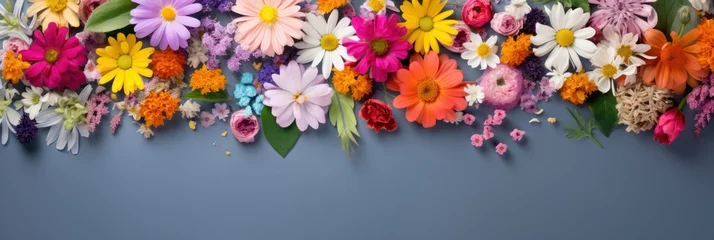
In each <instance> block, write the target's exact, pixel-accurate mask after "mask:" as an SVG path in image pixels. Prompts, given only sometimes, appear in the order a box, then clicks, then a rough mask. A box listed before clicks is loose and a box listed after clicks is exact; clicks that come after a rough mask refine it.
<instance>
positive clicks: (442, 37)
mask: <svg viewBox="0 0 714 240" xmlns="http://www.w3.org/2000/svg"><path fill="white" fill-rule="evenodd" d="M433 35H434V37H435V38H436V40H439V43H441V44H442V45H444V46H447V47H448V46H451V45H453V44H454V39H452V38H451V35H449V34H447V33H445V32H441V31H438V33H434V34H433Z"/></svg>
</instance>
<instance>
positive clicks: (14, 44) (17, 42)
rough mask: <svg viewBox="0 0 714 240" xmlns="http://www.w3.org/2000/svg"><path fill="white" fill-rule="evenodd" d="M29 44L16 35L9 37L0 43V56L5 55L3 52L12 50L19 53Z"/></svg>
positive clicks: (28, 46)
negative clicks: (0, 46) (0, 45)
mask: <svg viewBox="0 0 714 240" xmlns="http://www.w3.org/2000/svg"><path fill="white" fill-rule="evenodd" d="M28 48H30V45H27V42H25V41H23V40H22V39H20V38H17V37H10V38H8V39H7V40H5V41H4V42H3V43H2V50H0V57H2V56H5V52H7V51H12V52H14V53H15V54H18V53H20V51H22V50H27V49H28Z"/></svg>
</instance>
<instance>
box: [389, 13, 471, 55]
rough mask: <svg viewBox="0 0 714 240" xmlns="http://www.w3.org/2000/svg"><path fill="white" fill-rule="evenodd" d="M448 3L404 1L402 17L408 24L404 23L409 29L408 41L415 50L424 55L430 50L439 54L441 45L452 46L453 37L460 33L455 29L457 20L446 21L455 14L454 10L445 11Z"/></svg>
mask: <svg viewBox="0 0 714 240" xmlns="http://www.w3.org/2000/svg"><path fill="white" fill-rule="evenodd" d="M446 3H447V1H443V2H442V1H440V0H423V1H422V4H419V0H412V1H404V3H403V4H402V6H401V7H400V8H401V9H402V17H403V18H404V19H405V20H406V22H404V23H402V24H403V25H404V26H405V27H406V28H407V40H409V42H410V43H413V44H414V50H416V51H417V52H420V53H422V54H426V53H427V52H429V49H431V50H434V52H436V53H439V43H441V44H442V45H444V46H451V45H452V44H453V43H454V40H453V39H452V38H451V36H453V35H456V34H457V33H458V32H457V31H456V29H455V28H454V27H453V26H454V25H456V23H457V21H456V20H451V19H446V18H447V17H449V16H451V14H453V13H454V10H447V11H444V12H442V10H444V5H446Z"/></svg>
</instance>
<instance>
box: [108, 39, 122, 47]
mask: <svg viewBox="0 0 714 240" xmlns="http://www.w3.org/2000/svg"><path fill="white" fill-rule="evenodd" d="M107 41H108V42H109V46H112V47H113V48H116V49H119V47H120V46H119V42H118V41H117V39H116V38H114V37H109V38H108V39H107Z"/></svg>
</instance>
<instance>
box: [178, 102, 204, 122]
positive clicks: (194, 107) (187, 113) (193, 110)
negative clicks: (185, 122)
mask: <svg viewBox="0 0 714 240" xmlns="http://www.w3.org/2000/svg"><path fill="white" fill-rule="evenodd" d="M179 109H180V110H181V118H194V117H196V116H198V113H199V112H201V105H200V104H198V103H196V102H193V101H191V99H188V100H186V102H184V103H183V104H181V106H180V107H179Z"/></svg>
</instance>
